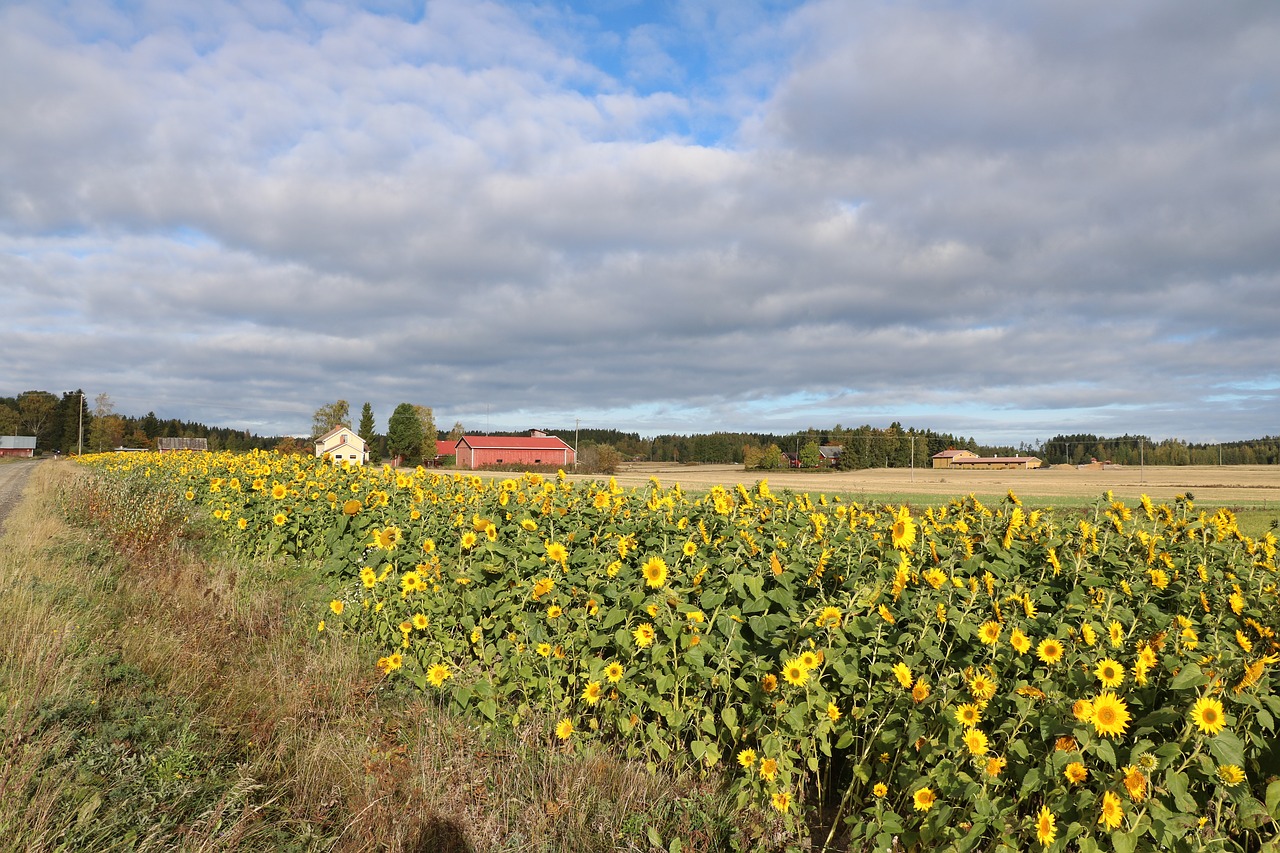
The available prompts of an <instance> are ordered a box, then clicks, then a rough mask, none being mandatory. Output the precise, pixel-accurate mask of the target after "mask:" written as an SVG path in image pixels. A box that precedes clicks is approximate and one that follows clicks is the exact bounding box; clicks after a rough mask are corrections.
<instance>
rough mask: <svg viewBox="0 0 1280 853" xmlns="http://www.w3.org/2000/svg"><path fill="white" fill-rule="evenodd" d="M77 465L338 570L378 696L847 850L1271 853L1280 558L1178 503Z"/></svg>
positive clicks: (245, 458)
mask: <svg viewBox="0 0 1280 853" xmlns="http://www.w3.org/2000/svg"><path fill="white" fill-rule="evenodd" d="M86 461H87V462H88V464H89V465H91V466H93V467H94V468H95V469H96V470H97V471H98V472H99V476H103V477H112V478H127V479H129V480H132V481H139V482H145V483H147V484H148V485H149V486H150V487H152V488H155V489H156V490H157V491H158V492H164V493H166V494H170V495H177V496H178V499H179V500H184V501H186V502H188V504H189V505H190V508H191V515H192V517H193V518H194V517H207V518H209V519H211V523H212V524H214V525H215V526H216V528H217V529H218V530H219V531H220V534H219V535H220V537H224V538H225V540H226V541H227V542H228V543H230V545H231V547H233V548H235V549H237V550H239V551H241V552H243V553H246V554H264V553H265V554H284V555H288V556H291V557H296V558H297V559H300V560H303V561H309V562H311V563H313V564H314V565H317V566H320V567H322V568H323V571H324V572H325V573H326V574H327V575H328V577H329V578H330V579H331V581H332V583H333V588H334V589H335V590H336V594H335V595H334V597H333V599H332V601H331V602H330V603H329V606H328V608H327V609H326V610H325V611H324V612H323V613H319V614H317V615H316V621H317V629H318V631H317V633H318V637H319V638H320V639H321V640H323V641H329V642H333V641H339V642H358V643H363V644H366V645H367V647H368V649H369V661H370V665H371V666H376V667H377V668H378V670H379V671H380V672H381V673H382V674H383V675H384V676H385V678H386V679H387V680H388V681H392V682H395V681H399V682H401V683H402V684H404V685H405V686H406V687H407V688H408V689H410V690H414V691H423V692H424V693H426V694H427V695H429V696H434V697H436V698H437V699H438V700H439V701H440V702H442V703H445V704H447V705H449V706H451V707H453V708H454V709H456V710H457V711H458V712H459V713H463V714H466V715H468V716H470V717H471V718H473V719H474V720H475V721H476V723H477V724H478V725H482V726H493V727H504V728H508V729H510V728H512V727H518V726H525V727H528V726H539V727H541V730H542V732H543V734H542V736H543V737H545V738H546V739H547V741H548V742H550V743H557V744H560V745H561V746H562V748H563V749H566V750H574V749H582V748H584V747H587V746H589V745H598V746H599V747H602V748H608V749H612V750H616V751H618V752H620V753H621V754H624V755H626V756H628V757H631V758H636V759H639V760H643V761H650V762H654V763H655V764H656V763H664V764H666V765H671V766H676V767H683V768H685V769H690V770H697V769H699V768H703V769H716V770H718V771H719V772H721V773H722V774H724V776H725V777H726V778H727V779H728V780H729V784H731V785H733V786H734V788H735V790H736V791H737V795H738V797H739V804H740V806H742V807H743V808H762V809H764V810H766V811H769V812H770V813H774V814H776V815H778V816H779V818H780V819H782V820H785V821H786V822H787V823H788V824H789V825H790V826H791V828H792V829H793V830H794V831H797V832H799V831H801V829H802V828H803V826H804V824H805V820H806V817H807V816H811V815H812V814H814V813H815V812H816V811H817V807H818V806H819V805H821V806H823V814H824V821H825V822H826V824H827V825H830V826H831V827H832V828H831V830H830V835H829V836H828V837H827V840H828V841H830V840H831V839H832V838H836V839H839V843H840V845H841V847H843V848H847V849H855V850H862V849H889V848H890V846H891V845H892V844H894V843H895V842H894V839H895V838H896V839H897V842H896V843H897V844H898V845H900V847H902V848H911V847H913V846H918V847H923V848H927V849H935V848H947V849H958V850H1032V849H1035V850H1040V849H1044V850H1068V849H1070V850H1080V851H1093V850H1117V851H1132V850H1138V849H1144V850H1152V849H1159V850H1186V851H1191V850H1204V849H1222V850H1260V849H1261V850H1276V849H1277V845H1276V842H1275V840H1274V837H1275V835H1276V826H1277V824H1276V820H1277V819H1280V778H1278V777H1280V747H1278V746H1277V732H1276V723H1277V719H1280V696H1277V695H1276V692H1275V689H1274V684H1275V680H1274V679H1275V672H1276V671H1277V664H1278V663H1280V640H1278V639H1277V636H1276V631H1277V629H1278V628H1280V625H1278V624H1277V623H1278V621H1280V615H1278V614H1280V606H1278V604H1280V602H1277V587H1276V582H1277V568H1276V546H1277V538H1276V536H1275V534H1274V533H1273V532H1269V533H1267V534H1266V535H1264V536H1262V537H1260V538H1257V539H1255V538H1251V537H1249V536H1246V535H1244V534H1242V533H1241V532H1240V530H1239V529H1238V527H1237V525H1236V521H1235V519H1234V517H1233V516H1232V514H1231V513H1230V512H1228V511H1225V510H1218V511H1215V512H1206V511H1197V510H1196V508H1195V506H1194V503H1193V501H1192V500H1191V499H1190V498H1189V497H1185V496H1184V497H1181V498H1179V499H1177V500H1175V501H1174V502H1173V503H1172V504H1164V503H1161V504H1154V503H1153V502H1152V501H1150V500H1148V499H1147V498H1146V497H1143V498H1142V500H1141V501H1140V502H1138V503H1137V504H1135V505H1129V504H1126V503H1125V502H1123V501H1119V500H1114V499H1112V496H1111V495H1110V494H1108V495H1105V496H1102V497H1101V498H1100V499H1099V500H1098V501H1097V503H1096V504H1095V505H1094V506H1093V507H1092V509H1090V510H1088V511H1087V512H1085V513H1083V514H1081V513H1079V512H1078V511H1077V512H1074V513H1072V514H1071V516H1070V517H1069V518H1068V517H1067V516H1065V515H1062V514H1059V513H1056V512H1054V511H1052V510H1041V509H1033V508H1028V507H1024V506H1023V505H1022V503H1021V501H1020V500H1019V499H1018V498H1017V497H1016V496H1015V495H1013V494H1012V493H1010V494H1009V495H1008V496H1007V497H1006V498H1005V499H1003V500H1001V501H999V502H998V504H997V505H994V506H987V505H984V504H983V503H982V502H981V501H979V500H978V499H977V498H975V497H973V496H968V497H964V498H959V499H956V500H954V501H952V502H951V503H950V504H948V505H946V506H943V507H940V508H930V509H925V510H923V511H921V512H916V513H913V512H912V511H911V509H910V508H909V507H907V506H883V505H876V506H873V505H861V504H858V503H853V502H847V501H841V500H835V499H828V498H827V497H825V496H811V495H807V494H793V493H790V492H782V493H777V494H775V493H774V492H772V491H771V490H770V489H769V486H768V484H767V482H765V481H761V482H758V483H756V484H755V485H754V486H750V487H748V486H744V485H739V486H737V487H736V488H732V489H729V488H720V487H717V488H713V489H711V490H710V491H709V492H708V493H706V494H701V495H691V494H686V493H684V492H683V491H682V490H681V489H680V487H679V486H671V487H664V486H662V485H661V484H660V483H659V482H658V481H656V480H652V481H650V483H649V484H648V485H647V486H645V487H642V488H635V489H629V490H624V489H621V488H619V487H618V486H617V485H616V484H615V483H613V482H612V481H610V482H599V481H597V482H585V483H584V482H575V481H571V480H569V479H568V478H567V477H565V476H563V475H561V476H559V477H554V478H549V477H546V478H544V477H543V476H540V475H537V474H525V475H522V476H519V477H509V478H507V479H487V478H482V477H479V476H474V475H467V474H460V473H448V472H440V471H429V470H424V469H417V470H414V471H407V470H392V469H389V468H380V469H379V468H369V469H363V468H346V467H338V466H333V465H328V464H325V463H323V462H321V461H320V460H316V459H312V458H304V457H296V456H279V455H275V454H269V453H256V452H255V453H250V454H242V455H231V454H169V455H165V456H159V455H153V454H129V455H125V456H111V455H106V456H99V457H86ZM375 659H376V663H375ZM822 835H826V833H822ZM817 840H818V842H819V843H820V842H822V841H823V838H822V837H821V836H820V837H819V838H818V839H817Z"/></svg>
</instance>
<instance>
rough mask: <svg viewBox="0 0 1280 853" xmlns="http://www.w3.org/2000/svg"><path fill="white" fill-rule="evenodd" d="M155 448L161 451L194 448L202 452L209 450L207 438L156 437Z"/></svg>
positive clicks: (171, 451)
mask: <svg viewBox="0 0 1280 853" xmlns="http://www.w3.org/2000/svg"><path fill="white" fill-rule="evenodd" d="M156 450H158V451H160V452H161V453H173V452H174V451H175V450H195V451H200V452H202V453H204V452H208V450H209V439H207V438H174V437H172V436H170V437H168V438H165V437H161V438H157V439H156Z"/></svg>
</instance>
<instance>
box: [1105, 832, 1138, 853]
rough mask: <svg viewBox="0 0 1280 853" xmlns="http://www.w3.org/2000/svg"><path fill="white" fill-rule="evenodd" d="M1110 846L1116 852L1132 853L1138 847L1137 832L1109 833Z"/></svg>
mask: <svg viewBox="0 0 1280 853" xmlns="http://www.w3.org/2000/svg"><path fill="white" fill-rule="evenodd" d="M1111 846H1112V848H1113V849H1114V850H1115V851H1116V853H1133V851H1135V850H1137V849H1138V833H1137V832H1113V833H1111Z"/></svg>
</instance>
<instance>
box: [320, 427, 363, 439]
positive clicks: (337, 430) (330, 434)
mask: <svg viewBox="0 0 1280 853" xmlns="http://www.w3.org/2000/svg"><path fill="white" fill-rule="evenodd" d="M343 430H346V431H347V432H349V433H351V434H352V435H354V436H355V437H356V438H360V436H359V435H357V434H356V431H355V430H353V429H352V428H351V427H349V426H345V425H343V424H338V425H337V426H336V427H334V428H333V429H331V430H329V431H328V432H326V433H325V434H324V435H322V436H320V437H319V438H317V439H316V444H324V443H325V442H326V441H328V440H329V439H331V438H333V437H334V436H335V435H337V434H338V433H340V432H342V431H343ZM360 440H361V441H364V439H360Z"/></svg>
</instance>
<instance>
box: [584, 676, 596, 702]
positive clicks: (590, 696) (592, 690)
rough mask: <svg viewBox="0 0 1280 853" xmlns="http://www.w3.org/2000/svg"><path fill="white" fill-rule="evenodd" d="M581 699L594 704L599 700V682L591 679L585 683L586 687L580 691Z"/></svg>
mask: <svg viewBox="0 0 1280 853" xmlns="http://www.w3.org/2000/svg"><path fill="white" fill-rule="evenodd" d="M582 701H584V702H586V703H587V704H588V705H594V704H596V703H597V702H599V701H600V682H598V681H592V682H590V683H589V684H587V687H586V689H585V690H583V691H582Z"/></svg>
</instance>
